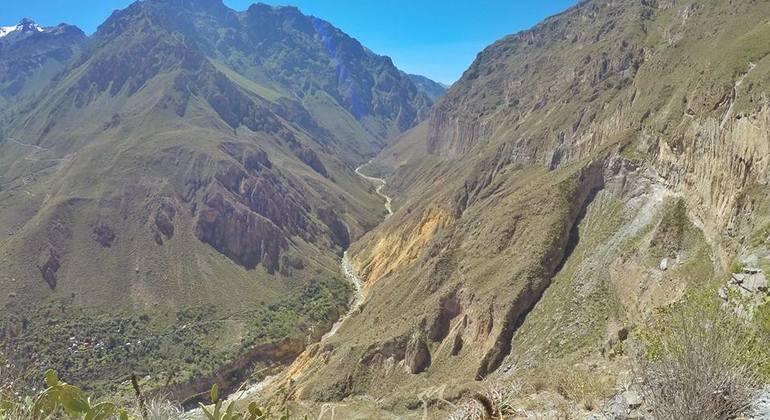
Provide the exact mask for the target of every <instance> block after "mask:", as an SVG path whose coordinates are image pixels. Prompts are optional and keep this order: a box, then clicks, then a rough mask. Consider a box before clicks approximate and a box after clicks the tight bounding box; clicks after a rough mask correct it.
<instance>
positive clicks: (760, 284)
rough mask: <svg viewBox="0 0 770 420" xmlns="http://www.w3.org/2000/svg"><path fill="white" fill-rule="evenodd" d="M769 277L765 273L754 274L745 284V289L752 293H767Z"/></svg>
mask: <svg viewBox="0 0 770 420" xmlns="http://www.w3.org/2000/svg"><path fill="white" fill-rule="evenodd" d="M767 285H768V284H767V277H765V275H764V274H763V273H757V274H752V275H750V276H748V278H747V279H746V280H745V281H744V282H743V285H742V286H743V287H744V288H745V289H746V290H748V291H750V292H752V293H758V292H766V291H767Z"/></svg>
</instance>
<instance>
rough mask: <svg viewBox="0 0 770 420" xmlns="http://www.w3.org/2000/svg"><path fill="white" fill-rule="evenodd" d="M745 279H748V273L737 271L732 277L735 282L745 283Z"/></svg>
mask: <svg viewBox="0 0 770 420" xmlns="http://www.w3.org/2000/svg"><path fill="white" fill-rule="evenodd" d="M744 280H746V275H745V274H742V273H735V274H733V276H732V278H731V279H730V281H731V282H732V283H733V284H743V282H744Z"/></svg>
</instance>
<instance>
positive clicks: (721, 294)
mask: <svg viewBox="0 0 770 420" xmlns="http://www.w3.org/2000/svg"><path fill="white" fill-rule="evenodd" d="M717 296H719V298H720V299H722V300H723V301H725V302H727V300H728V297H727V289H726V288H724V287H720V288H719V289H718V290H717Z"/></svg>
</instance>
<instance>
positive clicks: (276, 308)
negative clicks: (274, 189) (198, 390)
mask: <svg viewBox="0 0 770 420" xmlns="http://www.w3.org/2000/svg"><path fill="white" fill-rule="evenodd" d="M348 296H350V286H349V285H348V284H347V283H343V282H339V281H336V280H332V279H330V280H328V281H319V282H318V283H314V284H311V285H308V286H307V287H306V288H305V290H304V291H303V292H302V294H300V296H298V297H287V298H285V299H283V300H282V301H279V302H277V303H274V304H270V305H267V306H254V307H252V308H250V309H246V310H242V311H238V312H234V311H233V310H232V309H231V310H226V311H222V310H220V309H218V308H213V307H206V308H200V307H198V308H194V307H191V308H187V309H181V310H179V311H177V312H176V313H175V314H173V315H172V316H169V317H160V316H150V315H147V314H143V315H139V314H136V313H100V314H77V315H73V314H68V313H67V308H68V307H70V306H71V302H67V301H59V302H54V303H51V304H50V305H48V306H45V307H42V308H36V309H33V310H27V311H25V312H24V313H23V314H5V315H4V316H3V319H2V323H0V325H3V326H5V327H6V328H10V329H14V328H15V327H17V326H26V327H25V328H23V330H22V331H21V333H20V334H19V335H18V336H14V337H8V338H7V339H6V340H4V341H3V347H2V349H4V350H5V353H6V354H7V355H8V356H9V358H11V359H12V360H13V361H14V363H15V364H16V365H17V366H19V367H23V369H22V370H23V371H24V374H23V375H21V378H20V379H21V380H22V381H23V382H24V383H26V384H28V385H31V384H34V383H35V382H36V380H37V378H38V377H39V375H40V374H41V373H42V371H44V370H45V369H48V368H54V369H57V370H58V371H60V372H62V373H63V374H64V375H65V376H66V377H68V378H70V379H71V380H73V381H75V382H76V383H79V384H82V385H83V386H84V388H85V389H86V390H88V391H93V392H96V393H97V394H100V395H101V394H103V393H116V392H117V393H120V392H124V393H125V392H127V391H128V389H127V384H125V383H124V382H123V381H124V380H125V378H127V377H129V376H130V375H131V373H133V372H139V373H141V374H142V376H143V377H145V378H146V379H144V382H143V385H144V386H145V387H147V388H149V389H153V388H156V387H161V386H164V385H167V384H173V383H177V382H184V381H186V380H189V379H192V378H200V377H206V376H207V375H210V374H211V373H213V372H214V371H216V369H217V368H218V367H220V366H221V365H222V364H223V363H224V362H225V361H227V360H232V359H235V358H237V357H239V356H240V355H241V354H243V353H244V352H247V351H248V350H249V349H250V348H252V347H254V346H256V345H260V344H267V343H280V342H284V341H287V340H297V341H304V340H305V339H306V336H307V334H308V329H309V328H316V329H318V330H322V329H325V328H328V327H329V326H330V325H331V324H332V323H333V322H334V320H335V319H336V318H337V316H338V314H341V313H343V312H344V311H345V303H346V302H347V300H348ZM54 314H56V315H54ZM316 334H318V333H316ZM233 336H234V337H233ZM230 343H232V344H234V345H232V344H230ZM104 372H110V376H109V378H104Z"/></svg>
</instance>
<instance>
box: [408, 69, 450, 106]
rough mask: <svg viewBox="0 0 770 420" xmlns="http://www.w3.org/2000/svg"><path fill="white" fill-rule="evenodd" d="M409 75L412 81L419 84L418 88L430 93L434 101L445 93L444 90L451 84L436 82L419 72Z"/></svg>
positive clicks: (427, 93)
mask: <svg viewBox="0 0 770 420" xmlns="http://www.w3.org/2000/svg"><path fill="white" fill-rule="evenodd" d="M407 76H409V78H410V79H411V80H412V82H413V83H414V84H415V85H416V86H417V89H420V90H421V91H422V92H424V93H425V94H426V95H428V97H429V98H430V99H431V100H432V101H434V102H435V101H437V100H438V99H439V98H441V97H442V96H443V95H444V92H446V90H447V89H449V86H447V85H445V84H443V83H439V82H434V81H433V80H431V79H429V78H427V77H425V76H420V75H419V74H407Z"/></svg>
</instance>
